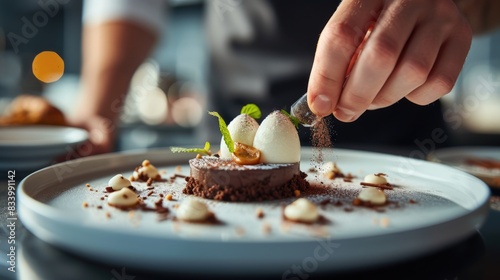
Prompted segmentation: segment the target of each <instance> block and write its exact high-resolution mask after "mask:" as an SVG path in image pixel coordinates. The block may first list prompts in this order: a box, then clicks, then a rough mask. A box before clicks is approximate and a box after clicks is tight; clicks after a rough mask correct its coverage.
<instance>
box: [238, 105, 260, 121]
mask: <svg viewBox="0 0 500 280" xmlns="http://www.w3.org/2000/svg"><path fill="white" fill-rule="evenodd" d="M241 114H247V115H249V116H250V117H252V118H254V119H256V120H258V119H260V117H262V113H261V112H260V109H259V107H257V105H255V104H247V105H245V106H243V108H241Z"/></svg>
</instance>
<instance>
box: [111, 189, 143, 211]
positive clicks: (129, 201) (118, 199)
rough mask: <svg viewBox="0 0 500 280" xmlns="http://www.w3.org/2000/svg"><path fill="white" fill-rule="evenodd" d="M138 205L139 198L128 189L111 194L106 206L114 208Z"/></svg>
mask: <svg viewBox="0 0 500 280" xmlns="http://www.w3.org/2000/svg"><path fill="white" fill-rule="evenodd" d="M137 203H139V198H138V197H137V195H136V194H135V192H133V191H132V190H131V189H129V188H123V189H121V190H119V191H116V192H112V193H110V194H109V197H108V204H109V205H111V206H116V207H132V206H135V205H137Z"/></svg>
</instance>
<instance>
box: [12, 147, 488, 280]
mask: <svg viewBox="0 0 500 280" xmlns="http://www.w3.org/2000/svg"><path fill="white" fill-rule="evenodd" d="M192 156H193V155H191V154H172V153H171V152H170V151H168V150H165V149H162V150H151V151H147V152H136V153H127V154H109V155H102V156H97V157H89V158H83V159H79V160H76V161H72V162H67V163H63V164H59V165H55V166H51V167H49V168H46V169H43V170H40V171H38V172H36V173H34V174H31V175H30V176H28V177H27V178H25V179H24V180H23V181H22V182H21V183H20V185H19V188H18V201H19V215H20V218H21V220H22V221H23V223H24V225H25V226H26V227H27V228H28V229H29V230H30V231H32V232H33V233H34V234H35V235H36V236H38V237H39V238H40V239H42V240H44V241H46V242H48V243H51V244H54V245H56V246H59V247H61V248H63V249H66V250H69V251H72V252H75V253H76V254H80V255H83V256H86V257H89V258H92V259H95V260H98V261H103V262H108V263H114V264H119V265H122V266H127V267H128V266H131V267H139V268H142V269H152V270H160V271H181V272H182V271H189V272H194V271H198V272H203V273H229V274H261V273H270V274H276V275H279V276H283V277H285V278H287V279H288V278H290V277H293V276H294V274H295V273H296V272H293V269H292V267H293V266H301V267H302V269H303V270H302V271H306V272H307V271H308V272H312V271H313V270H314V271H339V270H344V269H353V268H360V267H366V266H371V265H378V264H382V263H388V262H395V261H401V260H404V259H408V258H411V257H416V256H419V255H422V254H425V253H429V252H432V251H435V250H438V249H440V248H443V247H444V246H446V245H450V244H452V243H454V242H458V241H460V240H462V239H464V238H466V237H467V236H469V235H471V234H473V233H474V232H475V230H476V229H477V228H478V227H479V226H480V225H481V224H482V222H483V221H484V219H485V215H486V213H487V210H488V207H487V201H488V197H489V189H488V188H487V186H486V185H485V184H484V183H483V182H482V181H480V180H478V179H477V178H475V177H473V176H471V175H469V174H466V173H463V172H461V171H459V170H457V169H454V168H450V167H447V166H444V165H440V164H437V163H432V162H426V161H417V160H413V159H407V158H402V157H397V156H390V155H383V154H377V153H368V152H359V151H350V150H339V149H336V150H333V151H331V150H329V151H328V153H326V154H325V157H326V159H327V160H331V161H335V162H337V163H338V166H339V167H340V168H341V169H342V170H343V172H351V173H352V174H354V175H357V176H359V177H360V178H361V177H362V176H364V175H366V174H369V173H378V172H383V173H386V174H388V176H389V177H388V178H389V181H390V182H391V183H393V184H395V185H397V188H396V189H395V190H393V191H387V194H388V197H389V200H391V201H397V202H399V204H400V206H401V207H400V208H394V209H393V208H391V207H387V208H386V211H385V212H383V213H380V212H376V211H374V210H372V209H367V208H362V207H355V208H354V211H352V212H346V211H344V208H349V207H352V206H350V202H351V201H352V199H353V198H354V197H355V195H356V193H357V192H358V191H359V190H360V189H361V186H360V185H359V181H360V180H361V179H355V180H354V181H353V183H345V182H343V181H342V179H335V180H334V181H329V180H328V179H322V177H317V175H315V174H312V173H311V174H310V176H309V177H308V178H309V179H310V180H311V181H318V180H320V181H323V182H324V184H325V185H324V186H325V188H327V189H328V191H329V194H327V195H321V196H314V195H308V197H309V198H310V199H312V200H313V201H315V202H319V201H321V200H323V199H324V198H325V197H328V198H333V199H334V200H339V201H342V202H343V206H341V207H338V206H334V205H329V206H327V207H326V208H324V209H323V208H322V207H320V212H321V214H322V215H323V216H324V217H325V218H326V219H327V220H329V221H330V222H329V223H328V224H326V225H314V226H306V225H298V224H292V225H291V224H289V223H286V222H283V221H282V218H281V211H282V210H281V204H282V203H283V202H289V201H291V200H290V199H288V200H283V201H272V202H266V203H228V202H215V201H208V200H207V203H208V205H209V207H210V209H211V210H212V211H213V212H214V213H215V215H216V216H217V217H218V218H219V220H221V221H222V222H223V224H222V225H200V224H186V223H181V222H177V221H172V220H167V221H162V222H159V221H157V214H156V213H151V212H147V213H146V212H140V211H135V212H134V214H130V213H127V212H124V211H120V210H117V209H114V208H112V207H109V206H108V205H106V203H105V201H103V200H100V197H102V196H103V195H104V194H103V193H102V192H101V191H102V190H103V189H104V188H105V186H106V183H107V181H108V180H109V178H111V176H114V175H115V174H117V173H122V174H124V175H125V176H128V175H130V174H131V171H132V170H133V168H134V167H135V166H137V165H139V164H140V163H141V162H142V160H144V159H149V160H150V161H151V162H152V163H153V164H154V165H156V166H157V167H158V168H159V169H160V170H166V172H167V175H165V176H166V177H169V176H171V175H172V174H174V173H175V172H176V171H174V170H175V168H176V166H178V165H182V167H181V170H182V172H183V173H184V174H186V173H188V172H189V168H188V167H187V166H186V163H187V160H188V159H190V158H192ZM314 158H315V154H314V153H313V150H311V149H308V148H306V149H303V151H302V164H301V169H302V170H303V171H307V170H309V168H310V167H311V165H312V161H311V159H314ZM86 183H90V186H91V187H92V188H93V189H94V190H95V189H97V190H98V192H94V191H90V190H89V188H87V187H86V186H85V184H86ZM133 183H134V186H135V187H136V188H137V189H139V190H141V189H144V188H146V186H145V183H139V182H133ZM154 186H155V193H158V192H163V193H167V192H171V193H173V194H174V197H176V198H178V199H179V200H182V199H183V198H184V197H185V196H184V195H183V194H181V192H180V190H181V189H182V187H183V186H184V180H183V179H177V180H176V183H175V184H173V185H170V184H168V183H155V184H154ZM410 199H413V200H415V201H416V202H417V203H410ZM154 200H155V199H153V198H149V199H146V202H148V203H152V202H153V201H154ZM83 202H87V203H89V205H90V207H88V208H84V207H82V203H83ZM163 203H164V205H166V206H167V207H169V208H170V209H171V213H175V209H174V208H173V207H172V206H173V205H174V204H177V203H178V201H164V202H163ZM97 205H101V206H103V209H98V208H97V207H96V206H97ZM257 207H261V208H262V209H263V210H264V213H265V217H264V218H263V219H258V218H257V217H256V214H255V211H256V208H257ZM106 213H110V214H111V218H107V217H106ZM266 224H267V225H269V226H270V227H271V232H270V233H266V232H265V231H263V228H264V227H266ZM290 279H291V278H290Z"/></svg>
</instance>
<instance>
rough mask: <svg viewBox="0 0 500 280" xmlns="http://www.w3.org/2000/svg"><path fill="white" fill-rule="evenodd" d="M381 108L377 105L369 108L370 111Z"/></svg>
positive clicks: (371, 105)
mask: <svg viewBox="0 0 500 280" xmlns="http://www.w3.org/2000/svg"><path fill="white" fill-rule="evenodd" d="M380 108H382V107H381V106H379V105H375V104H370V106H368V110H377V109H380Z"/></svg>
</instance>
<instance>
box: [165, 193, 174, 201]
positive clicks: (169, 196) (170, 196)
mask: <svg viewBox="0 0 500 280" xmlns="http://www.w3.org/2000/svg"><path fill="white" fill-rule="evenodd" d="M165 199H166V200H172V199H173V195H172V194H171V193H169V194H167V195H166V196H165Z"/></svg>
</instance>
